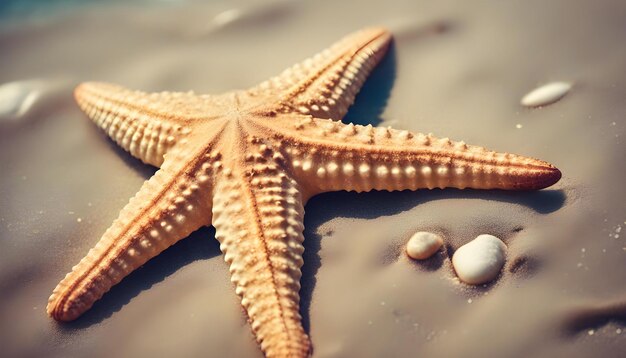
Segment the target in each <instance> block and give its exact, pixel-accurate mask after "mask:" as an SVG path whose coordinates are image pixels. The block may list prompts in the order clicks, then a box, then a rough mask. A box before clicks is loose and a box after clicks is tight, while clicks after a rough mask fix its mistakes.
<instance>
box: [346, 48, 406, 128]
mask: <svg viewBox="0 0 626 358" xmlns="http://www.w3.org/2000/svg"><path fill="white" fill-rule="evenodd" d="M396 59H397V55H396V46H395V43H394V41H391V44H390V45H389V50H388V51H387V54H386V55H385V57H384V58H383V59H382V61H380V63H379V64H378V66H376V68H374V70H373V71H372V73H371V74H370V75H369V77H367V80H366V81H365V83H364V84H363V87H361V90H360V91H359V93H358V94H357V96H356V98H355V99H354V104H352V106H351V107H350V110H349V111H348V113H347V114H346V115H345V116H344V117H343V119H342V120H341V121H342V122H344V123H354V124H360V125H364V126H365V125H368V124H371V125H373V126H377V125H378V124H380V122H382V119H381V115H382V114H383V111H384V110H385V107H386V106H387V101H388V100H389V96H390V95H391V89H392V88H393V83H394V82H395V80H396V62H397V61H396Z"/></svg>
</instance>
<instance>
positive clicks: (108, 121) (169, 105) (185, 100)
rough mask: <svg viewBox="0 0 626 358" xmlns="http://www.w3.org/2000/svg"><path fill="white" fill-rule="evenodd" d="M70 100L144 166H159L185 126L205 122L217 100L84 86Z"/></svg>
mask: <svg viewBox="0 0 626 358" xmlns="http://www.w3.org/2000/svg"><path fill="white" fill-rule="evenodd" d="M74 96H75V97H76V101H77V102H78V105H79V106H80V108H81V109H82V110H83V111H85V112H86V113H87V115H88V116H89V117H90V118H91V119H92V120H93V121H94V122H95V123H96V124H97V125H98V127H100V128H101V129H102V130H104V131H105V132H106V133H107V134H108V136H109V137H111V139H113V140H114V141H115V142H117V144H119V145H120V146H121V147H122V148H124V149H125V150H127V151H128V152H130V154H132V155H133V156H134V157H136V158H138V159H140V160H141V161H143V162H144V163H147V164H152V165H154V166H157V167H158V166H160V165H161V164H162V163H163V156H164V155H165V154H166V153H167V152H168V151H169V150H170V149H171V148H173V147H174V146H175V145H176V144H177V143H179V142H180V141H181V139H182V138H183V137H185V136H186V135H187V134H188V133H189V132H190V128H189V125H188V124H189V122H190V121H192V120H194V119H202V118H207V117H208V116H207V108H211V107H216V106H218V105H219V98H218V97H210V96H196V95H194V94H193V93H191V92H189V93H182V92H161V93H145V92H141V91H132V90H129V89H126V88H123V87H121V86H117V85H112V84H108V83H98V82H85V83H82V84H80V85H79V86H78V87H76V89H75V91H74Z"/></svg>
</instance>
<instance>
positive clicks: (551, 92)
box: [521, 82, 572, 107]
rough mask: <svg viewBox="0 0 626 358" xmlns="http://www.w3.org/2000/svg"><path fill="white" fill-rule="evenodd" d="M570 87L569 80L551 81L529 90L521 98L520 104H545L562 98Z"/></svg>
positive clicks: (534, 105)
mask: <svg viewBox="0 0 626 358" xmlns="http://www.w3.org/2000/svg"><path fill="white" fill-rule="evenodd" d="M571 89H572V84H571V83H569V82H551V83H548V84H546V85H543V86H541V87H538V88H535V89H534V90H532V91H530V92H529V93H528V94H527V95H525V96H524V97H523V98H522V100H521V104H522V105H523V106H526V107H541V106H547V105H549V104H552V103H554V102H556V101H558V100H560V99H561V98H563V97H564V96H565V95H566V94H567V93H568V92H569V91H570V90H571Z"/></svg>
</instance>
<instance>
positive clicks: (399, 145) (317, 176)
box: [283, 118, 561, 194]
mask: <svg viewBox="0 0 626 358" xmlns="http://www.w3.org/2000/svg"><path fill="white" fill-rule="evenodd" d="M292 128H294V131H293V132H291V133H292V134H286V137H285V138H284V139H283V142H286V143H292V144H291V145H290V146H291V148H289V149H287V150H288V151H289V153H288V155H289V158H290V160H291V161H292V166H293V170H294V175H295V177H296V179H297V180H298V181H299V182H302V183H306V187H307V188H310V190H311V192H312V193H314V194H315V193H319V192H325V191H335V190H355V191H370V190H405V189H410V190H416V189H420V188H429V189H432V188H437V187H438V188H445V187H453V188H460V189H463V188H475V189H507V190H535V189H541V188H545V187H548V186H550V185H552V184H554V183H556V182H557V181H558V180H559V179H560V178H561V172H560V171H559V170H558V169H557V168H555V167H554V166H553V165H551V164H549V163H547V162H544V161H541V160H537V159H533V158H528V157H522V156H519V155H514V154H509V153H497V152H494V151H489V150H487V149H485V148H482V147H478V146H469V145H466V144H465V143H464V142H453V141H450V140H449V139H448V138H443V139H438V138H435V137H433V136H432V135H423V134H416V133H411V132H409V131H402V130H393V129H390V128H374V127H372V126H371V125H368V126H359V125H353V124H343V123H339V122H334V121H328V120H321V119H314V118H304V119H302V120H300V121H296V123H295V125H292Z"/></svg>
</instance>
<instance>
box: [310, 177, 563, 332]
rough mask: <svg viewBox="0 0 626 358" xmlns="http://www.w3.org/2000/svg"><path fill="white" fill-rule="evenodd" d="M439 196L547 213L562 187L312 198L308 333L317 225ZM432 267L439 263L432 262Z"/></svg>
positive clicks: (391, 211) (558, 203) (385, 212)
mask: <svg viewBox="0 0 626 358" xmlns="http://www.w3.org/2000/svg"><path fill="white" fill-rule="evenodd" d="M441 199H458V200H463V199H478V200H485V201H499V202H505V203H511V204H519V205H523V206H526V207H528V208H531V209H532V210H534V211H535V212H537V213H540V214H548V213H551V212H554V211H556V210H559V209H560V208H561V207H563V205H564V204H565V202H566V195H565V192H564V191H563V190H541V191H535V192H512V191H503V190H489V191H483V190H472V189H464V190H459V189H450V188H448V189H445V190H441V189H434V190H418V191H402V192H385V191H372V192H369V193H355V192H346V191H340V192H332V193H326V194H322V195H318V196H315V197H313V198H312V199H311V200H310V201H309V203H308V204H307V206H306V215H305V216H304V227H305V230H304V236H305V238H306V239H305V240H304V248H305V250H304V254H303V259H304V266H303V267H302V278H301V280H300V281H301V285H302V288H301V289H300V314H301V315H302V324H303V325H304V329H305V330H306V331H307V332H308V331H309V327H310V316H309V310H310V306H311V300H312V298H313V291H314V289H315V285H316V282H317V279H316V276H317V271H318V270H319V268H320V267H321V264H322V263H321V258H320V256H319V251H320V249H321V239H322V235H320V234H318V233H317V229H318V228H319V226H320V225H322V224H323V223H325V222H327V221H328V220H330V219H332V218H336V217H350V218H362V219H374V218H377V217H381V216H389V215H395V214H398V213H401V212H403V211H406V210H410V209H412V208H414V207H416V206H418V205H420V204H423V203H426V202H429V201H432V200H441ZM432 266H433V267H426V269H427V270H429V269H430V270H433V269H436V268H438V267H439V266H441V263H440V262H436V260H435V261H433V262H432Z"/></svg>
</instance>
